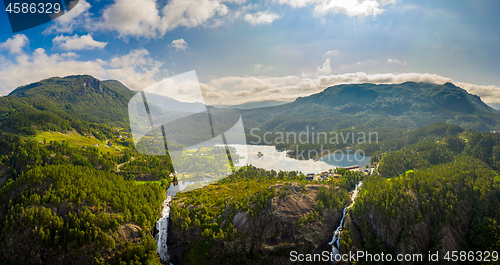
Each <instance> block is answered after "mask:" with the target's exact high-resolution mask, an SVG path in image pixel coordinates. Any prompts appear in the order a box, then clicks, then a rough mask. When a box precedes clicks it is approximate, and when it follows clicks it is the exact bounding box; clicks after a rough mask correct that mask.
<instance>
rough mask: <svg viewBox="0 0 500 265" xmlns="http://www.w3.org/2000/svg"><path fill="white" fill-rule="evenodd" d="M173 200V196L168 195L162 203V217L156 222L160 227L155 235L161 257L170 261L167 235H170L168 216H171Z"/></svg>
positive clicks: (157, 226) (157, 227)
mask: <svg viewBox="0 0 500 265" xmlns="http://www.w3.org/2000/svg"><path fill="white" fill-rule="evenodd" d="M171 201H172V196H168V195H167V196H166V197H165V200H164V201H163V203H162V211H161V218H160V220H158V222H156V229H158V234H156V235H155V240H156V245H157V246H158V248H157V251H158V254H160V258H161V260H163V261H168V251H167V236H168V218H169V216H170V202H171Z"/></svg>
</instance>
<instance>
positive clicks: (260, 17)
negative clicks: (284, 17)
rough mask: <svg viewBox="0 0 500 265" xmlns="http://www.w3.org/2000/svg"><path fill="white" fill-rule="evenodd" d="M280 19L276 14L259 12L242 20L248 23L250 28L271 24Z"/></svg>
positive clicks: (247, 15)
mask: <svg viewBox="0 0 500 265" xmlns="http://www.w3.org/2000/svg"><path fill="white" fill-rule="evenodd" d="M278 18H280V16H279V15H278V14H276V13H272V12H269V11H264V12H262V11H259V12H257V13H255V14H246V15H245V17H244V18H243V19H244V20H245V21H246V22H248V23H250V24H251V25H252V26H257V25H264V24H271V23H273V21H274V20H276V19H278Z"/></svg>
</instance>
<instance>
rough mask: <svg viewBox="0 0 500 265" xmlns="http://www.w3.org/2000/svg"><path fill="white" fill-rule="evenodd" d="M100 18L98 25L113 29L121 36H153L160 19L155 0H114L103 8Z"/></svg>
mask: <svg viewBox="0 0 500 265" xmlns="http://www.w3.org/2000/svg"><path fill="white" fill-rule="evenodd" d="M102 18H103V21H102V22H101V23H100V27H101V28H105V29H111V30H115V31H117V32H119V33H120V36H121V37H125V36H128V35H133V36H140V37H155V36H156V29H157V27H158V25H159V24H160V19H161V18H160V14H159V11H158V9H157V8H156V0H142V1H136V0H115V2H114V3H113V4H111V5H109V6H107V7H106V8H105V9H104V12H103V14H102Z"/></svg>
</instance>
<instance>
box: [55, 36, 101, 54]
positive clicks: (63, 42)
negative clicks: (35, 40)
mask: <svg viewBox="0 0 500 265" xmlns="http://www.w3.org/2000/svg"><path fill="white" fill-rule="evenodd" d="M52 43H53V44H54V46H59V47H61V48H62V49H63V50H67V51H70V50H92V49H95V48H100V49H103V48H104V47H106V45H107V44H108V43H107V42H100V41H96V40H94V39H93V38H92V36H91V35H90V34H87V35H83V36H80V37H78V35H77V34H75V35H73V36H62V35H59V36H57V37H55V38H54V39H53V40H52Z"/></svg>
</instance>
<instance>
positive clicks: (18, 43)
mask: <svg viewBox="0 0 500 265" xmlns="http://www.w3.org/2000/svg"><path fill="white" fill-rule="evenodd" d="M28 43H29V39H28V37H26V35H24V34H17V35H14V36H13V37H12V38H9V39H7V40H6V41H5V42H3V43H1V44H0V50H3V49H6V50H9V53H11V54H21V53H23V47H24V46H25V45H27V44H28Z"/></svg>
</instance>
